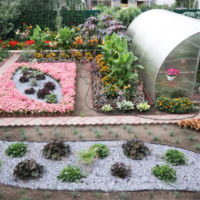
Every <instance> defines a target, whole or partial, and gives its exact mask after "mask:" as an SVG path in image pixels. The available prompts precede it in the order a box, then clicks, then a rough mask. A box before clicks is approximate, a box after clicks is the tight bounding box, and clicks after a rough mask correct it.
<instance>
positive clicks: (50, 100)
mask: <svg viewBox="0 0 200 200" xmlns="http://www.w3.org/2000/svg"><path fill="white" fill-rule="evenodd" d="M45 99H46V101H47V103H57V102H58V100H57V96H56V95H55V94H48V95H46V96H45Z"/></svg>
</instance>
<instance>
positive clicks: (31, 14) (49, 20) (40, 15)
mask: <svg viewBox="0 0 200 200" xmlns="http://www.w3.org/2000/svg"><path fill="white" fill-rule="evenodd" d="M98 13H100V11H99V10H73V11H69V10H61V12H60V14H61V16H62V18H63V24H64V25H66V26H76V25H79V24H82V23H83V22H84V21H85V19H87V18H88V17H90V16H95V15H97V14H98ZM56 16H57V12H56V10H39V11H36V10H32V11H30V10H24V11H22V13H21V15H20V17H19V19H18V20H17V21H16V24H15V26H16V27H19V26H20V25H21V24H22V23H28V24H32V25H33V26H34V25H39V26H40V27H41V28H45V27H49V28H50V29H51V30H54V29H55V20H56Z"/></svg>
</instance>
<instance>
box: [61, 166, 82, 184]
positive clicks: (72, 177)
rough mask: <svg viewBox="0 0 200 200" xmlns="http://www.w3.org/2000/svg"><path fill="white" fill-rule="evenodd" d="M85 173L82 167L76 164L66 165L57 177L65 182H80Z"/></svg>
mask: <svg viewBox="0 0 200 200" xmlns="http://www.w3.org/2000/svg"><path fill="white" fill-rule="evenodd" d="M84 177H85V175H84V174H83V173H82V171H81V169H80V168H78V167H75V166H68V167H65V168H64V169H63V170H62V171H61V172H60V174H59V176H58V177H57V178H58V179H59V180H61V181H63V182H79V181H80V180H81V179H82V178H84Z"/></svg>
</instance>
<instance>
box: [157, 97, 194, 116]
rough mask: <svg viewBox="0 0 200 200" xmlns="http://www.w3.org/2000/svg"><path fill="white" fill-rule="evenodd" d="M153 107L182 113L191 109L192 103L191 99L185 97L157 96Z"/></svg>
mask: <svg viewBox="0 0 200 200" xmlns="http://www.w3.org/2000/svg"><path fill="white" fill-rule="evenodd" d="M155 108H156V109H158V110H160V111H164V112H168V113H174V114H175V113H176V114H183V113H188V112H191V111H192V110H193V103H192V100H191V99H189V98H186V97H180V98H168V97H158V98H157V99H156V102H155Z"/></svg>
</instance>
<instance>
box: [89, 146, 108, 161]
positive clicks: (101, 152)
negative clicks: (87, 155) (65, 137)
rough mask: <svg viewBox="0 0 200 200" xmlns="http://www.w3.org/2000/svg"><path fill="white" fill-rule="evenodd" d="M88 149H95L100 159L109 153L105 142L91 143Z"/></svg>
mask: <svg viewBox="0 0 200 200" xmlns="http://www.w3.org/2000/svg"><path fill="white" fill-rule="evenodd" d="M90 149H92V150H93V151H95V153H96V155H97V157H98V158H100V159H103V158H106V157H107V156H108V155H109V148H108V147H107V146H106V145H105V144H93V145H92V146H91V147H90Z"/></svg>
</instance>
